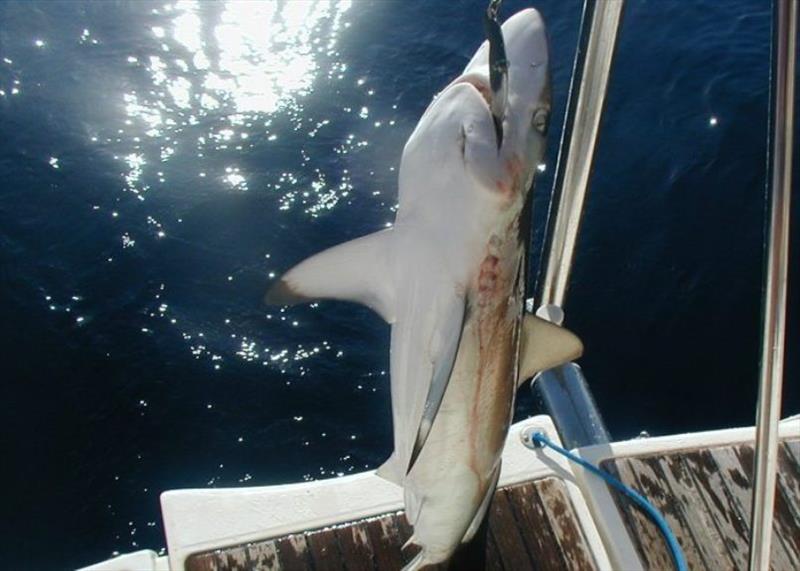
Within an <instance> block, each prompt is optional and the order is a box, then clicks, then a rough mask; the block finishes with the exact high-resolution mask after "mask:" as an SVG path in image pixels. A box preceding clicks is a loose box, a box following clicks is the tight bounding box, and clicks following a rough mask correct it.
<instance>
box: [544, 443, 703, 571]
mask: <svg viewBox="0 0 800 571" xmlns="http://www.w3.org/2000/svg"><path fill="white" fill-rule="evenodd" d="M531 441H532V442H533V444H534V445H535V446H536V447H537V448H543V447H545V446H547V447H548V448H551V449H553V450H555V451H556V452H558V453H559V454H561V455H562V456H565V457H566V458H567V459H569V460H571V461H572V462H575V463H576V464H580V465H581V466H582V467H584V468H586V469H587V470H589V471H590V472H591V473H592V474H594V475H596V476H599V477H600V478H602V479H603V480H604V481H605V482H606V483H607V484H608V485H610V486H612V487H614V488H616V489H617V490H618V491H620V492H622V493H623V494H624V495H625V497H627V498H628V499H629V500H631V501H632V502H633V503H635V504H636V505H637V506H639V507H640V508H641V509H642V510H643V511H644V512H645V513H646V514H647V515H648V516H650V519H651V520H653V523H655V524H656V525H657V526H658V529H659V531H661V535H663V536H664V540H665V541H666V542H667V547H668V548H669V552H670V555H671V556H672V560H673V562H674V563H675V568H676V569H677V570H678V571H688V569H689V568H688V567H687V566H686V558H685V557H684V556H683V550H682V549H681V546H680V545H679V544H678V540H677V539H676V537H675V534H673V533H672V530H671V529H670V527H669V524H668V523H667V520H666V519H664V516H663V515H661V512H659V511H658V510H657V509H656V508H655V507H653V504H651V503H650V502H648V501H647V500H646V499H645V498H644V496H642V495H641V494H639V492H637V491H636V490H634V489H633V488H629V487H628V486H626V485H625V484H623V483H622V482H620V481H619V480H617V479H616V478H615V477H614V476H612V475H611V474H609V473H608V472H606V471H605V470H602V469H600V468H598V467H597V466H595V465H594V464H592V463H591V462H587V461H586V460H584V459H583V458H581V457H579V456H576V455H575V454H573V453H572V452H570V451H569V450H566V449H564V448H562V447H561V446H559V445H558V444H555V443H554V442H553V441H551V440H550V439H549V438H547V437H546V436H545V435H544V434H542V433H541V432H535V433H533V434H532V435H531Z"/></svg>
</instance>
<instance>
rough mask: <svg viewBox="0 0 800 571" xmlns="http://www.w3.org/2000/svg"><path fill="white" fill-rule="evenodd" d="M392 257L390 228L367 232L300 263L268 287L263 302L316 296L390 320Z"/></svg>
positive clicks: (289, 302)
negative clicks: (349, 303)
mask: <svg viewBox="0 0 800 571" xmlns="http://www.w3.org/2000/svg"><path fill="white" fill-rule="evenodd" d="M393 259H394V231H393V230H384V231H382V232H376V233H374V234H369V235H368V236H364V237H362V238H357V239H355V240H351V241H350V242H345V243H344V244H340V245H338V246H334V247H333V248H330V249H328V250H325V251H323V252H320V253H319V254H316V255H314V256H311V257H310V258H308V259H307V260H305V261H303V262H300V263H299V264H298V265H296V266H295V267H294V268H292V269H291V270H289V271H288V272H286V273H285V274H284V275H283V276H282V277H281V278H280V280H278V282H277V283H275V285H273V286H272V288H270V290H269V291H268V292H267V295H266V296H265V297H264V301H265V302H266V303H268V304H270V305H294V304H296V303H302V302H306V301H314V300H317V299H338V300H342V301H353V302H356V303H361V304H363V305H366V306H367V307H369V308H370V309H373V310H374V311H376V312H377V313H378V314H379V315H380V316H381V317H383V318H384V319H385V320H386V321H387V322H389V323H393V322H394V320H395V294H394V283H393V280H392V275H393V271H392V260H393Z"/></svg>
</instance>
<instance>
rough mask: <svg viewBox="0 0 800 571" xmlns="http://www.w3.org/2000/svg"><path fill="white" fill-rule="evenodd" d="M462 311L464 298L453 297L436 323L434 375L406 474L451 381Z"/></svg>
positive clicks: (464, 303) (462, 320) (432, 353)
mask: <svg viewBox="0 0 800 571" xmlns="http://www.w3.org/2000/svg"><path fill="white" fill-rule="evenodd" d="M465 313H466V299H465V298H464V297H454V298H453V299H452V300H450V301H449V302H448V304H447V306H446V308H445V311H444V313H443V315H442V319H441V320H440V321H439V322H438V323H437V326H436V330H435V332H434V336H433V339H432V347H431V355H432V357H433V374H432V375H431V381H430V385H429V386H428V394H427V396H426V398H425V405H424V406H423V408H422V418H421V419H420V423H419V429H418V430H417V436H416V438H415V439H414V448H413V449H412V451H411V459H410V460H409V462H408V467H407V468H406V474H408V473H409V472H411V468H413V467H414V464H415V463H416V461H417V458H419V454H420V452H422V447H423V446H424V445H425V441H426V440H427V439H428V435H429V434H430V432H431V428H432V427H433V421H434V419H435V418H436V414H437V413H438V412H439V407H441V406H442V399H444V393H445V391H446V390H447V385H448V383H449V382H450V375H451V373H452V372H453V365H454V364H455V362H456V354H457V353H458V346H459V345H460V343H461V333H462V331H463V329H464V314H465Z"/></svg>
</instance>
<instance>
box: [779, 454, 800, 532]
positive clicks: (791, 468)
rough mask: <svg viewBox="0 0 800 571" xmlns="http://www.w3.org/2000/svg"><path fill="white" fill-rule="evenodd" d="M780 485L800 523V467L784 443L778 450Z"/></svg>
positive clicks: (794, 517)
mask: <svg viewBox="0 0 800 571" xmlns="http://www.w3.org/2000/svg"><path fill="white" fill-rule="evenodd" d="M778 483H779V485H780V486H782V487H783V489H784V494H785V496H786V499H787V502H788V504H789V508H790V509H791V510H792V517H793V520H794V521H797V522H800V466H797V465H796V464H795V463H794V461H793V459H792V456H791V453H790V452H789V448H788V446H786V444H785V443H784V445H782V446H781V447H780V449H779V450H778Z"/></svg>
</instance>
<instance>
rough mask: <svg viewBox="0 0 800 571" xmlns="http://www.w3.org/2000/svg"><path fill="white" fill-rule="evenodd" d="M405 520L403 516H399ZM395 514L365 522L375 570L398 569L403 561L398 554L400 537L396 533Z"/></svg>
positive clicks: (400, 554) (399, 553)
mask: <svg viewBox="0 0 800 571" xmlns="http://www.w3.org/2000/svg"><path fill="white" fill-rule="evenodd" d="M401 517H402V518H403V519H405V516H401ZM397 519H398V516H397V515H395V514H390V515H385V516H382V517H377V518H374V519H370V520H369V521H368V522H367V534H368V536H369V540H370V543H371V544H372V549H373V552H374V553H375V567H376V569H381V570H383V569H400V568H401V567H402V566H403V565H404V564H405V560H404V557H403V554H402V553H401V552H400V548H401V547H402V543H400V541H401V539H402V538H401V537H400V535H399V532H398V527H397V523H396V520H397Z"/></svg>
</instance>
